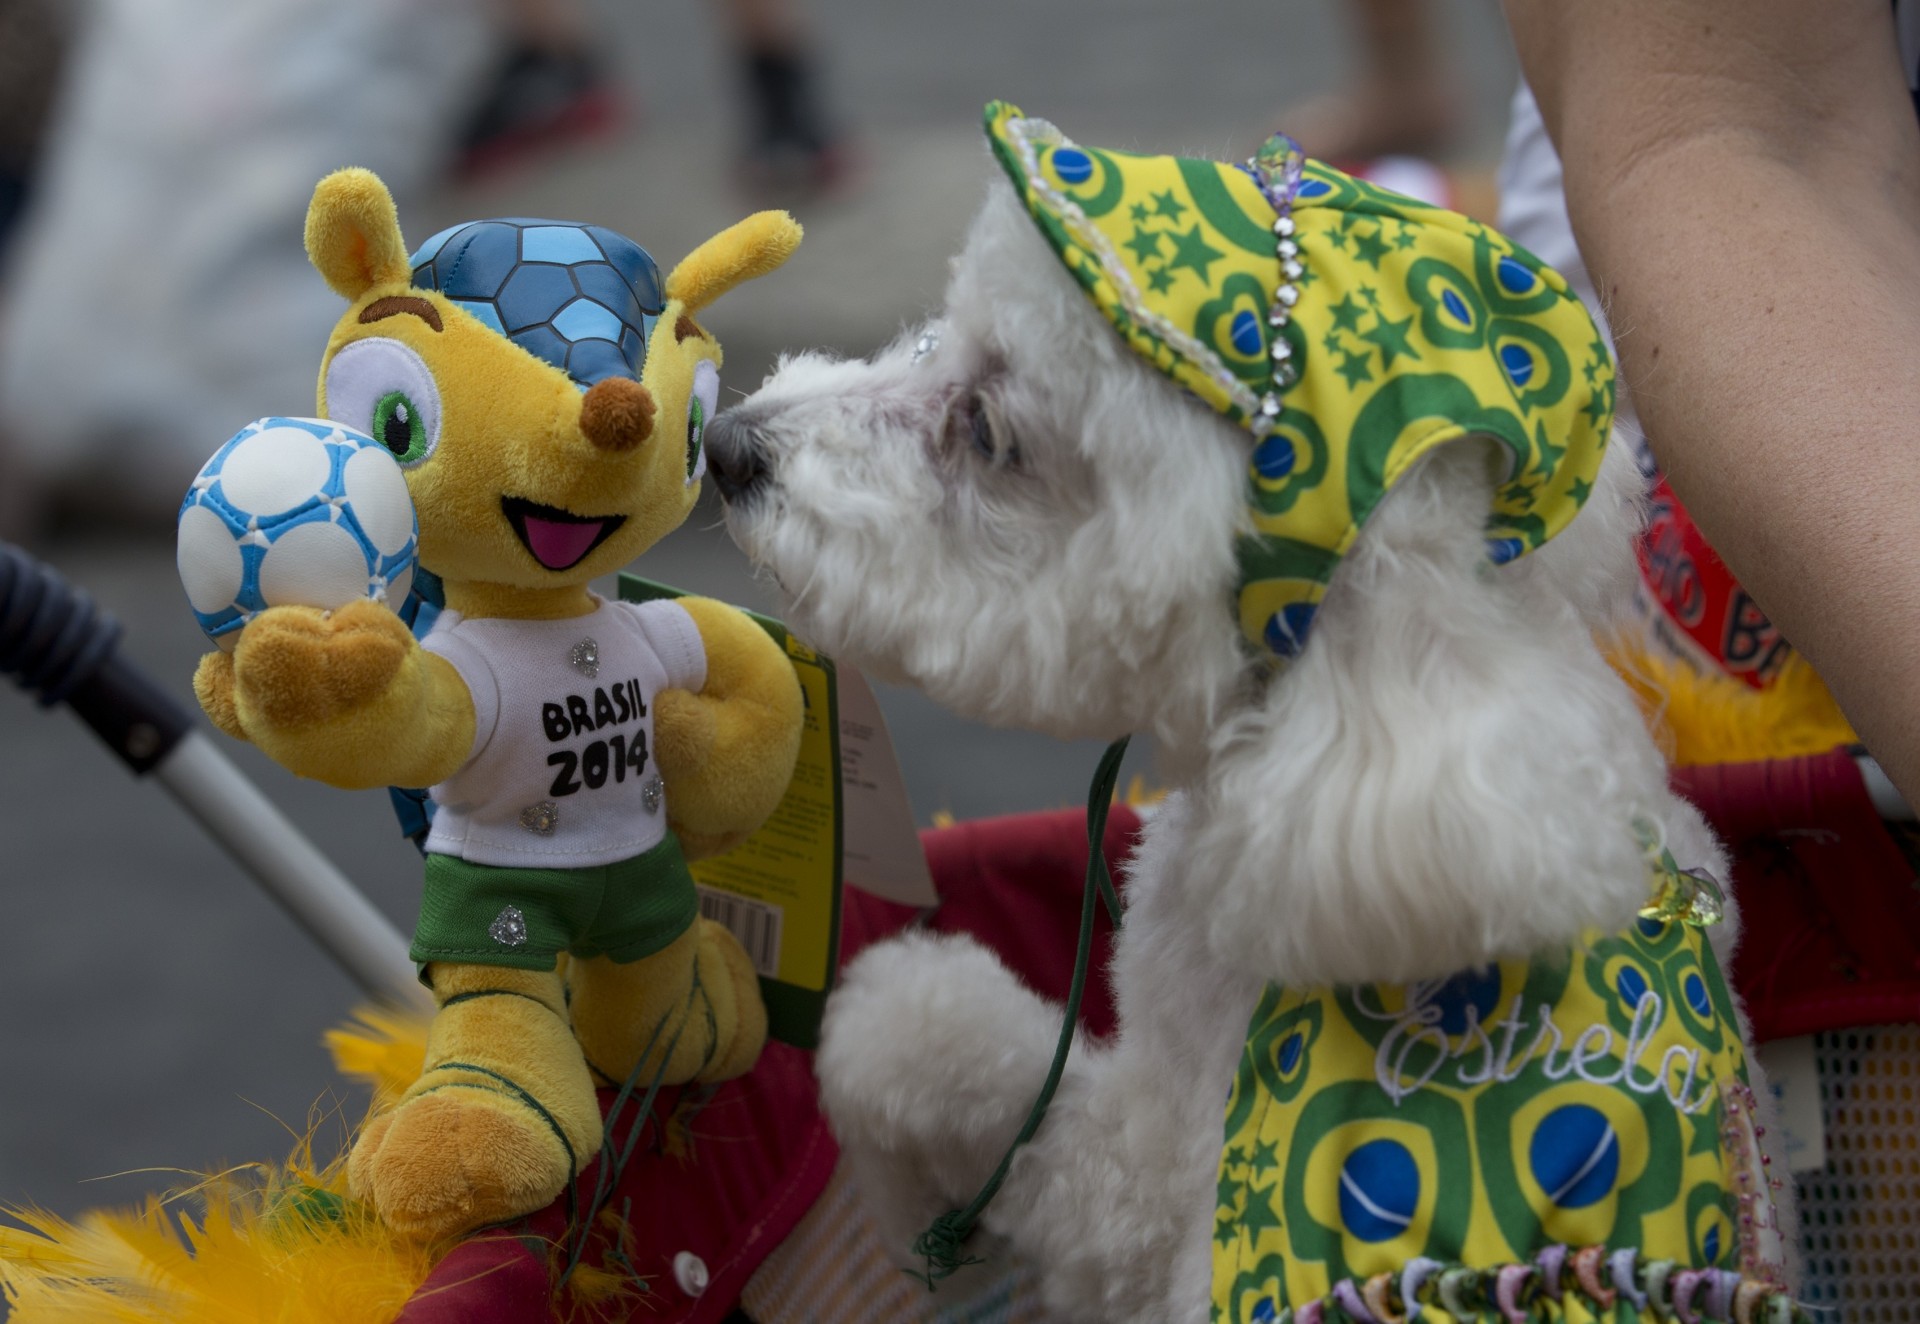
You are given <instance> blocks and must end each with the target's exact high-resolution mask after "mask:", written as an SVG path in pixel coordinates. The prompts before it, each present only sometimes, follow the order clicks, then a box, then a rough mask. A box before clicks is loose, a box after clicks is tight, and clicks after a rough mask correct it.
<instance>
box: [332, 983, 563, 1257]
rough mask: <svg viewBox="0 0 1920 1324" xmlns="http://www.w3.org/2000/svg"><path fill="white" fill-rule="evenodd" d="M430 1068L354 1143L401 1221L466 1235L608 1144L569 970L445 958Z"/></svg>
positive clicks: (381, 1202)
mask: <svg viewBox="0 0 1920 1324" xmlns="http://www.w3.org/2000/svg"><path fill="white" fill-rule="evenodd" d="M430 973H431V975H432V979H433V990H434V997H435V999H436V1001H438V1002H439V1004H440V1011H439V1014H438V1015H436V1016H435V1017H434V1022H433V1027H432V1029H431V1030H430V1031H429V1032H428V1036H427V1061H426V1069H425V1071H424V1072H422V1074H421V1076H420V1079H419V1080H417V1081H416V1082H414V1084H413V1085H412V1087H411V1088H409V1089H408V1091H407V1093H406V1095H405V1096H404V1097H403V1098H402V1099H401V1100H400V1102H399V1103H398V1104H397V1105H395V1106H394V1107H393V1108H392V1109H391V1110H389V1111H388V1112H386V1113H384V1114H382V1115H381V1116H379V1117H377V1118H375V1119H374V1120H373V1121H372V1122H370V1123H369V1124H368V1126H367V1128H366V1130H365V1131H363V1132H362V1133H361V1136H360V1139H359V1140H358V1142H357V1143H356V1144H355V1145H354V1148H353V1154H352V1156H351V1157H350V1158H349V1159H348V1163H347V1179H348V1182H349V1184H350V1186H351V1188H352V1189H353V1191H354V1193H355V1194H356V1195H358V1196H359V1197H360V1198H362V1199H365V1200H367V1201H369V1202H371V1203H372V1205H373V1206H374V1208H375V1210H376V1211H378V1213H379V1214H380V1217H381V1219H382V1220H383V1221H384V1222H385V1223H386V1224H387V1225H388V1226H389V1227H391V1228H392V1229H393V1230H394V1231H396V1232H399V1233H401V1234H403V1235H406V1236H410V1237H415V1238H418V1239H421V1240H429V1239H437V1238H442V1237H450V1236H455V1235H457V1234H459V1233H462V1232H466V1231H469V1230H471V1229H473V1228H476V1227H481V1226H484V1225H486V1224H488V1223H498V1222H503V1221H505V1220H508V1219H512V1218H516V1217H519V1216H521V1215H523V1214H529V1213H532V1212H533V1211H535V1210H537V1209H540V1208H542V1207H543V1206H545V1205H546V1204H548V1203H549V1202H550V1201H552V1200H553V1198H554V1197H555V1196H557V1195H559V1194H560V1192H561V1191H562V1190H564V1189H565V1188H566V1184H567V1182H568V1180H569V1179H570V1178H571V1177H573V1176H574V1175H575V1174H576V1173H578V1172H579V1171H580V1169H581V1168H582V1167H583V1166H584V1165H585V1164H586V1162H587V1161H588V1160H589V1159H590V1158H592V1157H593V1156H594V1154H596V1153H597V1152H598V1151H599V1148H600V1111H599V1107H598V1105H597V1104H596V1102H595V1100H594V1093H593V1081H592V1078H591V1077H590V1076H589V1075H588V1074H587V1067H586V1063H585V1062H584V1061H583V1060H582V1058H581V1056H580V1048H579V1045H577V1044H576V1043H575V1042H574V1039H573V1035H572V1033H571V1031H570V1030H569V1029H568V1026H567V1022H566V1008H565V1003H564V1000H563V997H562V991H561V987H560V976H559V975H558V974H557V973H555V972H553V971H538V972H535V971H524V970H503V969H499V968H495V967H488V966H471V965H451V964H444V963H435V964H434V965H433V966H432V967H431V969H430Z"/></svg>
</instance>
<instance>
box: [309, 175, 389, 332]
mask: <svg viewBox="0 0 1920 1324" xmlns="http://www.w3.org/2000/svg"><path fill="white" fill-rule="evenodd" d="M307 260H308V261H310V262H312V263H313V265H314V269H315V270H316V271H318V272H319V273H320V274H321V275H322V276H325V277H326V278H327V284H329V285H331V286H333V288H334V291H335V292H336V293H338V294H339V295H341V296H342V297H343V298H345V299H348V300H353V299H358V298H359V297H360V296H361V295H363V294H365V293H366V292H367V291H368V290H370V289H372V288H373V287H374V286H375V285H388V284H392V283H393V282H395V281H405V280H407V279H408V278H409V277H410V276H411V275H412V267H411V266H409V265H408V262H407V245H406V241H405V240H403V239H401V237H400V214H399V213H398V212H396V211H395V210H394V208H393V195H392V194H391V193H388V192H387V186H386V185H385V184H382V183H381V182H380V176H378V175H376V174H374V173H373V171H371V170H363V169H361V168H360V167H358V166H351V167H349V168H347V169H345V170H336V171H334V172H333V173H332V174H331V175H328V176H327V177H326V178H325V179H323V180H321V181H320V182H319V183H318V184H316V185H315V186H314V190H313V201H312V202H311V203H310V204H308V206H307Z"/></svg>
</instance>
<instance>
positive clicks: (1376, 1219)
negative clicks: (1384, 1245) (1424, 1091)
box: [1340, 1140, 1420, 1241]
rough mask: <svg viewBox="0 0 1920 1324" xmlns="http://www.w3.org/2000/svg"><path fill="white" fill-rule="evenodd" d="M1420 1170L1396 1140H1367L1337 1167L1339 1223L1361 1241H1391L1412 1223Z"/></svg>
mask: <svg viewBox="0 0 1920 1324" xmlns="http://www.w3.org/2000/svg"><path fill="white" fill-rule="evenodd" d="M1419 1203H1420V1168H1419V1166H1418V1165H1417V1164H1416V1163H1415V1162H1414V1161H1413V1155H1412V1154H1411V1153H1409V1152H1408V1151H1407V1147H1406V1146H1405V1145H1403V1144H1401V1143H1400V1142H1399V1141H1397V1140H1369V1141H1368V1142H1367V1143H1366V1144H1364V1145H1362V1146H1360V1148H1358V1149H1356V1150H1354V1151H1353V1153H1351V1154H1349V1155H1347V1161H1346V1162H1345V1163H1343V1164H1341V1165H1340V1221H1341V1222H1342V1223H1344V1224H1346V1228H1347V1231H1348V1232H1349V1233H1350V1234H1351V1235H1353V1236H1355V1237H1358V1238H1359V1239H1360V1240H1361V1241H1391V1240H1393V1239H1394V1238H1395V1237H1397V1236H1399V1235H1400V1234H1401V1233H1402V1232H1405V1231H1406V1230H1407V1228H1408V1226H1409V1225H1410V1224H1411V1223H1412V1222H1413V1215H1414V1211H1415V1210H1416V1209H1417V1208H1418V1206H1419Z"/></svg>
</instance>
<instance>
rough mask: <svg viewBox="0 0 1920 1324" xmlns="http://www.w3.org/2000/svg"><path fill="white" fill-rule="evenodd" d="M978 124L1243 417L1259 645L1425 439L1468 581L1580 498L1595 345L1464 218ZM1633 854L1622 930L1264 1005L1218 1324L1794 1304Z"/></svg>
mask: <svg viewBox="0 0 1920 1324" xmlns="http://www.w3.org/2000/svg"><path fill="white" fill-rule="evenodd" d="M986 120H987V132H988V136H989V138H990V140H991V142H992V145H993V149H994V151H995V154H996V155H997V156H998V157H999V159H1000V162H1001V164H1002V165H1003V166H1004V167H1005V168H1006V170H1007V173H1008V174H1009V175H1010V176H1011V177H1012V179H1013V182H1014V185H1015V187H1016V188H1017V189H1018V190H1019V191H1020V193H1021V195H1022V197H1023V198H1024V199H1025V201H1026V203H1027V206H1028V209H1029V211H1030V212H1031V213H1032V215H1033V217H1034V220H1035V221H1036V223H1037V224H1038V225H1039V227H1040V229H1041V231H1042V233H1043V234H1044V235H1045V236H1046V237H1047V239H1048V241H1049V242H1050V243H1051V244H1052V246H1053V248H1054V249H1055V251H1056V252H1057V253H1058V255H1059V256H1060V259H1061V261H1062V262H1063V263H1064V264H1065V265H1066V267H1067V269H1068V270H1069V271H1070V272H1072V274H1073V275H1074V277H1075V278H1076V279H1077V280H1078V281H1079V283H1080V284H1081V286H1082V287H1083V288H1084V289H1085V290H1086V292H1087V294H1088V296H1089V297H1090V298H1091V299H1092V301H1093V302H1094V304H1095V305H1096V306H1097V307H1098V308H1099V309H1100V310H1101V311H1102V312H1103V313H1104V314H1105V315H1106V317H1107V318H1108V319H1109V320H1110V321H1111V322H1112V323H1113V325H1114V327H1115V329H1116V330H1118V331H1119V332H1120V334H1121V335H1122V336H1123V337H1124V338H1125V339H1126V340H1127V342H1128V344H1129V345H1131V346H1132V347H1133V349H1134V350H1135V351H1136V352H1138V353H1139V354H1141V355H1142V356H1143V357H1145V358H1146V359H1147V360H1148V361H1149V362H1151V363H1152V364H1154V366H1155V367H1156V368H1158V369H1159V370H1160V371H1161V372H1163V373H1164V374H1166V375H1167V376H1168V377H1170V378H1172V379H1173V380H1174V381H1175V382H1177V383H1178V384H1179V385H1181V386H1182V387H1184V388H1185V389H1186V390H1187V391H1189V392H1191V393H1192V394H1193V395H1195V396H1196V397H1198V398H1199V399H1200V400H1201V401H1203V402H1204V403H1205V404H1207V405H1208V406H1209V407H1211V408H1213V409H1214V410H1216V411H1218V412H1219V413H1221V414H1222V415H1224V416H1225V417H1227V418H1229V419H1232V420H1233V421H1235V422H1237V423H1240V424H1242V425H1243V426H1245V427H1246V428H1247V429H1248V431H1249V433H1250V434H1251V439H1252V445H1251V448H1250V459H1249V465H1248V472H1247V491H1248V505H1249V518H1248V524H1247V527H1246V531H1245V532H1244V534H1243V536H1242V538H1241V543H1240V547H1239V563H1240V584H1239V587H1238V591H1237V602H1236V604H1235V607H1236V610H1237V614H1238V617H1239V620H1240V624H1241V628H1242V632H1243V633H1244V635H1245V636H1246V639H1247V643H1248V646H1249V647H1250V648H1251V649H1252V650H1254V651H1255V652H1256V653H1257V654H1258V655H1259V656H1260V657H1261V658H1263V659H1265V660H1267V661H1269V662H1270V663H1272V664H1273V665H1284V663H1285V661H1286V659H1288V658H1290V657H1292V656H1294V655H1295V654H1297V653H1298V652H1299V650H1300V649H1301V648H1302V647H1303V646H1304V644H1305V641H1306V638H1307V635H1308V632H1309V630H1310V628H1311V626H1312V623H1313V617H1314V612H1315V610H1316V608H1317V606H1318V604H1319V603H1320V602H1321V601H1322V599H1323V598H1324V597H1325V595H1326V591H1327V586H1328V584H1329V582H1330V580H1331V579H1332V576H1333V572H1334V570H1335V568H1336V567H1337V566H1338V565H1339V562H1340V559H1341V558H1342V557H1343V556H1344V555H1345V553H1346V552H1347V550H1348V549H1349V548H1350V547H1351V546H1352V545H1353V541H1354V539H1355V537H1356V536H1357V535H1358V533H1359V530H1360V527H1361V525H1362V524H1364V523H1365V521H1366V519H1367V517H1368V516H1369V515H1370V514H1371V513H1372V511H1373V510H1374V509H1375V508H1376V507H1377V506H1378V504H1379V502H1380V501H1381V499H1382V498H1383V497H1384V496H1385V495H1386V492H1387V491H1388V489H1390V488H1391V487H1392V486H1393V485H1394V483H1395V482H1396V481H1398V479H1399V478H1400V477H1401V476H1402V475H1404V474H1405V473H1406V472H1407V471H1408V470H1409V469H1410V468H1411V467H1412V465H1413V464H1414V462H1415V461H1417V460H1418V459H1419V458H1420V457H1422V456H1423V455H1425V454H1427V453H1428V452H1430V451H1432V450H1433V449H1434V448H1436V447H1438V446H1441V445H1444V444H1445V443H1447V442H1449V441H1453V440H1455V439H1457V438H1460V437H1463V436H1468V435H1473V436H1478V437H1483V438H1490V439H1492V440H1493V441H1495V442H1497V443H1498V444H1499V445H1500V446H1501V447H1502V448H1503V449H1504V450H1505V451H1506V453H1507V455H1508V456H1509V460H1510V462H1509V465H1508V469H1507V473H1506V475H1505V477H1504V479H1503V480H1502V481H1500V482H1499V484H1498V485H1497V486H1496V488H1495V491H1494V494H1493V502H1492V509H1491V510H1490V511H1489V513H1488V517H1487V522H1486V530H1485V533H1486V539H1487V553H1488V557H1489V559H1490V561H1491V562H1493V563H1495V564H1500V563H1505V562H1507V561H1510V560H1512V559H1514V558H1515V557H1518V556H1521V555H1523V554H1525V553H1526V552H1528V551H1531V550H1533V549H1535V548H1537V547H1538V546H1540V545H1541V544H1542V543H1543V542H1545V541H1546V540H1547V539H1548V538H1551V537H1552V536H1553V535H1554V534H1556V533H1558V532H1559V531H1560V530H1561V529H1563V528H1564V527H1565V526H1566V525H1567V523H1568V522H1569V521H1570V520H1571V519H1572V518H1573V517H1574V515H1575V514H1576V513H1577V512H1578V511H1579V508H1580V506H1581V504H1582V502H1584V501H1585V500H1586V498H1587V496H1588V494H1589V493H1590V492H1591V491H1592V486H1593V481H1594V478H1595V476H1596V474H1597V473H1598V470H1599V467H1600V461H1601V457H1602V455H1603V453H1604V451H1605V447H1606V439H1607V434H1608V428H1609V425H1610V422H1611V418H1612V411H1613V392H1614V379H1613V363H1612V358H1611V356H1610V354H1609V353H1608V350H1607V347H1606V345H1605V343H1604V342H1603V341H1602V340H1601V338H1600V337H1599V336H1598V334H1597V333H1596V332H1595V329H1594V326H1593V323H1592V321H1591V319H1590V318H1589V316H1588V314H1587V312H1586V310H1585V308H1584V307H1583V306H1582V305H1581V304H1580V301H1579V300H1578V299H1577V298H1576V297H1574V296H1573V294H1572V293H1570V292H1569V290H1568V289H1567V287H1566V285H1565V283H1564V282H1563V281H1562V280H1561V279H1560V278H1559V276H1558V275H1557V274H1556V273H1554V272H1553V271H1551V270H1550V269H1548V268H1546V267H1544V266H1542V265H1541V264H1540V263H1539V261H1538V260H1537V259H1535V258H1534V257H1532V256H1531V255H1530V254H1528V253H1527V252H1525V251H1524V250H1522V249H1520V248H1519V247H1517V246H1516V245H1514V244H1512V243H1511V242H1509V241H1508V240H1506V239H1505V238H1503V237H1502V236H1501V235H1499V234H1497V233H1496V232H1494V231H1493V230H1490V229H1488V228H1487V227H1485V226H1483V225H1481V224H1479V223H1477V222H1475V221H1472V220H1469V219H1467V218H1466V217H1464V216H1460V215H1457V214H1454V213H1451V212H1447V211H1444V210H1441V209H1438V208H1433V207H1429V206H1427V205H1425V204H1422V203H1419V202H1416V201H1413V200H1411V199H1408V198H1404V197H1401V196H1399V195H1396V194H1393V193H1390V192H1387V191H1386V190H1383V189H1380V188H1378V187H1376V186H1374V185H1371V184H1368V183H1365V182H1363V181H1360V180H1356V179H1353V178H1350V177H1349V176H1347V175H1345V174H1342V173H1341V172H1340V171H1337V170H1334V169H1331V168H1330V167H1327V166H1325V165H1322V164H1321V163H1319V162H1315V161H1308V160H1306V159H1304V158H1303V157H1302V156H1301V155H1300V153H1299V150H1298V148H1297V147H1295V146H1294V145H1293V144H1292V143H1291V142H1290V141H1289V140H1287V139H1284V138H1279V137H1276V138H1275V139H1273V140H1271V141H1270V142H1269V143H1268V144H1267V146H1266V147H1265V148H1264V149H1263V150H1262V152H1261V153H1260V155H1259V156H1258V157H1256V158H1255V159H1253V160H1252V161H1249V162H1248V163H1246V165H1244V166H1234V165H1223V164H1220V163H1216V162H1212V161H1202V160H1192V159H1185V158H1179V157H1170V156H1136V155H1132V154H1129V153H1124V152H1115V151H1103V150H1100V149H1098V148H1091V147H1082V146H1079V145H1077V144H1075V143H1073V142H1071V141H1069V140H1067V139H1066V138H1064V137H1062V136H1061V134H1060V132H1059V131H1058V130H1057V129H1055V128H1054V127H1053V126H1052V125H1050V124H1047V123H1046V122H1045V121H1041V120H1034V119H1028V118H1026V117H1025V116H1023V115H1022V114H1021V112H1020V111H1019V110H1018V109H1017V108H1015V107H1013V106H1009V105H1006V104H1004V103H998V102H996V103H994V104H992V105H990V106H989V107H988V109H987V117H986ZM1649 857H1650V868H1649V884H1648V897H1649V901H1648V907H1647V909H1646V910H1645V911H1644V912H1643V914H1642V918H1641V919H1640V920H1639V921H1638V922H1637V923H1636V924H1635V925H1634V926H1633V927H1630V928H1628V929H1627V930H1626V931H1625V932H1622V933H1617V934H1600V933H1594V934H1589V935H1587V936H1586V938H1585V939H1584V940H1583V941H1582V942H1580V943H1579V944H1578V945H1577V946H1575V947H1573V948H1572V949H1570V950H1566V951H1560V952H1555V953H1550V954H1543V955H1539V956H1536V957H1534V958H1531V959H1523V960H1512V961H1503V962H1499V963H1497V964H1495V965H1492V966H1489V967H1487V968H1485V969H1482V970H1473V971H1467V972H1463V973H1461V974H1459V975H1456V976H1454V977H1453V978H1451V979H1445V980H1436V981H1430V982H1427V983H1421V984H1415V985H1412V986H1398V985H1393V986H1389V985H1374V986H1365V987H1355V988H1322V989H1304V990H1303V989H1282V988H1278V987H1270V988H1269V989H1268V990H1267V991H1266V994H1265V996H1264V997H1263V998H1262V999H1261V1002H1260V1005H1259V1007H1258V1008H1257V1009H1256V1011H1255V1013H1254V1016H1253V1019H1252V1023H1251V1025H1250V1027H1249V1031H1248V1037H1247V1044H1246V1048H1245V1050H1244V1052H1243V1054H1242V1060H1241V1067H1240V1069H1239V1071H1238V1073H1237V1075H1236V1078H1235V1080H1234V1081H1233V1082H1232V1084H1231V1092H1230V1094H1229V1097H1228V1104H1227V1116H1226V1122H1225V1127H1224V1136H1223V1142H1224V1143H1223V1148H1222V1154H1221V1161H1220V1169H1219V1185H1218V1206H1217V1209H1216V1217H1215V1235H1214V1239H1213V1248H1214V1273H1213V1299H1212V1318H1213V1320H1214V1321H1216V1322H1219V1321H1233V1322H1234V1324H1241V1322H1242V1321H1248V1322H1258V1321H1273V1320H1282V1321H1284V1320H1291V1321H1293V1324H1318V1322H1319V1321H1323V1320H1324V1321H1329V1324H1331V1322H1332V1321H1341V1320H1349V1321H1354V1324H1399V1322H1400V1321H1402V1320H1408V1319H1413V1318H1419V1319H1423V1320H1431V1321H1452V1320H1468V1319H1472V1320H1478V1319H1482V1318H1495V1317H1498V1318H1503V1319H1506V1320H1509V1321H1520V1320H1528V1319H1539V1320H1556V1321H1558V1320H1566V1321H1575V1322H1579V1321H1600V1320H1605V1321H1626V1320H1639V1319H1647V1320H1653V1319H1665V1318H1668V1317H1669V1314H1670V1315H1671V1317H1674V1318H1678V1319H1680V1320H1681V1321H1683V1324H1692V1321H1693V1320H1695V1319H1724V1320H1735V1319H1737V1320H1739V1321H1741V1322H1742V1324H1745V1322H1746V1321H1749V1320H1766V1321H1773V1320H1784V1319H1795V1318H1799V1315H1798V1313H1797V1312H1798V1311H1799V1307H1797V1306H1796V1305H1795V1303H1794V1302H1793V1301H1792V1300H1791V1298H1790V1297H1789V1296H1788V1295H1787V1294H1786V1293H1785V1291H1784V1289H1783V1277H1784V1275H1783V1272H1782V1269H1781V1262H1782V1260H1783V1259H1784V1254H1783V1251H1782V1247H1781V1245H1780V1242H1779V1237H1778V1223H1777V1219H1776V1217H1775V1214H1774V1209H1773V1204H1772V1196H1771V1187H1770V1184H1769V1182H1768V1179H1767V1177H1766V1174H1765V1168H1764V1164H1763V1161H1762V1159H1761V1157H1760V1152H1759V1147H1758V1143H1757V1139H1756V1133H1757V1129H1758V1128H1757V1126H1756V1124H1755V1122H1754V1119H1753V1113H1754V1107H1753V1096H1752V1094H1751V1091H1750V1090H1749V1089H1748V1085H1747V1075H1746V1066H1745V1059H1744V1055H1743V1049H1742V1046H1741V1039H1740V1031H1739V1027H1738V1024H1737V1021H1736V1016H1735V1012H1734V1008H1733V1003H1732V999H1731V997H1730V995H1729V993H1728V991H1727V986H1726V983H1725V980H1724V979H1723V977H1722V975H1721V971H1720V968H1719V964H1718V961H1717V959H1716V958H1715V956H1714V953H1713V951H1712V949H1711V948H1710V947H1709V946H1708V944H1707V942H1706V938H1705V934H1704V932H1703V926H1704V925H1706V924H1710V923H1712V922H1713V921H1714V920H1716V919H1717V918H1718V917H1719V907H1718V905H1717V891H1716V890H1715V888H1714V886H1713V884H1712V883H1711V881H1710V880H1706V879H1704V878H1701V877H1699V876H1696V875H1689V874H1683V873H1681V872H1680V871H1679V870H1678V869H1676V868H1675V867H1674V866H1673V863H1672V860H1671V858H1670V857H1668V856H1666V854H1665V853H1664V851H1661V850H1659V849H1658V848H1657V847H1650V850H1649ZM1220 1084H1221V1086H1223V1087H1224V1086H1226V1085H1227V1082H1224V1081H1223V1082H1220Z"/></svg>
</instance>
